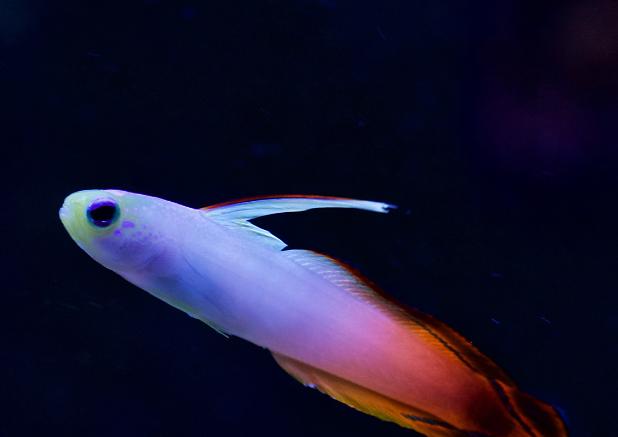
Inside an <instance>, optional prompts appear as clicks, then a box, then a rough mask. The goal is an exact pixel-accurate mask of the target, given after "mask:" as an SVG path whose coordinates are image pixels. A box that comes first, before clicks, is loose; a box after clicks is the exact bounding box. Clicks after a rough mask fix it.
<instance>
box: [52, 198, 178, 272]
mask: <svg viewBox="0 0 618 437" xmlns="http://www.w3.org/2000/svg"><path fill="white" fill-rule="evenodd" d="M168 209H169V208H168ZM165 212H166V208H165V204H164V203H163V201H162V200H161V199H157V198H153V197H149V196H144V195H141V194H135V193H129V192H125V191H120V190H84V191H77V192H75V193H73V194H71V195H69V196H68V197H67V198H66V199H65V200H64V203H63V205H62V207H61V208H60V211H59V215H60V220H61V221H62V224H63V225H64V227H65V228H66V230H67V232H68V233H69V235H70V236H71V238H72V239H73V240H74V241H75V242H76V243H77V245H78V246H79V247H80V248H82V249H83V250H84V251H85V252H86V253H88V255H90V256H91V257H92V258H94V260H95V261H97V262H99V263H101V264H102V265H104V266H105V267H107V268H109V269H111V270H114V271H116V272H118V273H122V272H128V271H135V270H137V269H140V268H142V267H144V266H145V265H148V264H149V263H150V262H151V261H152V260H153V259H154V258H156V257H157V256H158V255H160V254H161V253H162V252H163V251H164V248H165V244H164V243H165V240H166V238H168V235H166V233H165V232H164V228H165V226H164V225H163V224H162V217H165Z"/></svg>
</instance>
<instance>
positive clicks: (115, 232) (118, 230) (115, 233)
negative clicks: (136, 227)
mask: <svg viewBox="0 0 618 437" xmlns="http://www.w3.org/2000/svg"><path fill="white" fill-rule="evenodd" d="M114 235H115V236H117V237H119V236H121V235H122V232H121V231H120V229H116V230H115V231H114Z"/></svg>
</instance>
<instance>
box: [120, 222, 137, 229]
mask: <svg viewBox="0 0 618 437" xmlns="http://www.w3.org/2000/svg"><path fill="white" fill-rule="evenodd" d="M122 227H123V228H134V227H135V223H133V222H130V221H129V220H125V221H123V222H122Z"/></svg>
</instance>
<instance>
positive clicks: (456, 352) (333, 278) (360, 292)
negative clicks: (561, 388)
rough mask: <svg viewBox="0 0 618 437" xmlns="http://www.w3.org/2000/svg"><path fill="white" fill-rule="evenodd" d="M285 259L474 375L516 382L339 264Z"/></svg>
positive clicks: (293, 254) (441, 326)
mask: <svg viewBox="0 0 618 437" xmlns="http://www.w3.org/2000/svg"><path fill="white" fill-rule="evenodd" d="M283 254H284V255H285V256H287V257H288V258H290V259H292V260H294V261H295V262H297V263H298V264H300V265H302V266H303V267H305V268H307V269H308V270H311V271H313V272H314V273H316V274H318V275H320V276H322V277H323V278H325V279H328V280H329V281H330V282H332V283H333V284H334V285H337V286H338V287H340V288H342V289H344V290H346V291H347V292H349V293H351V294H353V295H355V296H356V297H357V298H359V299H362V300H363V301H366V302H367V303H368V304H370V305H372V306H374V307H377V308H379V309H380V310H382V311H384V312H385V313H387V314H388V315H389V316H391V317H392V318H393V319H394V320H396V321H398V322H399V323H400V324H402V326H405V327H407V328H408V329H410V330H411V331H412V332H413V333H414V335H417V336H419V337H420V338H422V339H423V340H424V341H425V342H426V343H427V344H428V345H431V346H433V347H437V348H439V349H442V350H443V351H444V353H447V354H450V355H451V356H453V358H456V359H458V360H459V361H461V362H462V363H463V364H464V365H466V366H467V367H469V368H470V369H472V370H473V371H475V372H477V373H480V374H481V375H483V376H484V377H486V378H489V379H497V380H500V381H502V382H503V383H504V384H506V385H512V384H513V382H512V381H511V379H510V378H509V376H508V375H507V374H506V373H505V372H504V371H503V370H502V369H500V367H498V366H497V365H496V364H495V363H494V362H493V361H492V360H490V359H489V358H487V357H486V356H485V355H483V354H482V353H481V352H480V351H479V350H478V349H477V348H476V347H474V346H473V345H472V343H471V342H469V341H468V340H466V339H465V338H464V337H463V336H462V335H460V334H459V333H457V332H456V331H455V330H454V329H452V328H451V327H449V326H448V325H446V324H445V323H442V322H440V321H439V320H438V319H436V318H434V317H432V316H429V315H427V314H424V313H422V312H420V311H418V310H415V309H413V308H404V307H402V306H401V305H399V304H397V303H395V302H394V301H392V300H389V299H388V298H387V297H386V296H385V295H384V294H383V293H381V292H379V291H378V290H377V288H376V287H375V286H374V285H373V284H371V283H370V282H369V281H367V280H366V279H364V278H363V277H362V276H361V275H360V274H359V273H357V272H355V271H354V270H353V269H352V268H351V267H348V266H346V265H345V264H343V263H342V262H340V261H337V260H335V259H333V258H330V257H328V256H326V255H322V254H320V253H317V252H313V251H311V250H287V251H285V252H283Z"/></svg>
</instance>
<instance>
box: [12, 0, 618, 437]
mask: <svg viewBox="0 0 618 437" xmlns="http://www.w3.org/2000/svg"><path fill="white" fill-rule="evenodd" d="M617 15H618V10H617V8H616V6H615V5H614V3H612V2H609V1H589V2H585V4H581V3H578V2H561V3H560V4H549V3H548V4H541V5H540V4H539V2H533V1H523V2H517V3H513V4H511V3H500V4H499V5H495V4H493V3H491V2H481V3H475V4H462V3H461V2H455V1H444V2H428V3H427V4H416V3H410V2H404V1H395V2H388V3H387V4H384V3H383V2H369V1H367V2H339V1H309V0H304V1H301V0H298V1H288V2H283V1H271V2H255V3H248V2H247V3H246V4H235V3H234V4H233V3H229V4H228V2H190V1H171V0H170V1H164V0H160V1H156V0H155V1H144V2H138V1H136V2H122V1H111V2H100V3H99V2H97V3H92V2H75V1H69V0H60V1H59V2H54V3H53V5H52V4H51V3H49V2H41V1H31V2H21V3H20V2H5V4H3V5H0V79H1V80H0V87H1V89H0V91H1V95H2V99H1V102H2V103H1V106H0V110H1V115H2V117H1V120H2V124H3V128H2V130H1V132H2V144H3V148H2V149H3V152H4V154H3V159H2V168H3V176H4V177H5V189H4V208H3V212H2V217H3V219H2V220H3V222H2V223H3V224H4V225H5V226H4V227H5V234H4V235H5V244H4V245H3V252H2V253H3V255H4V256H3V258H4V259H5V262H4V265H5V266H6V267H5V287H4V305H3V306H2V308H3V317H2V322H3V325H4V329H2V331H1V332H2V337H1V339H2V345H3V347H2V352H1V354H2V355H1V357H2V369H3V370H4V372H5V377H4V378H3V382H2V385H1V388H0V404H1V406H2V409H1V410H0V411H2V412H3V414H2V418H3V420H2V421H0V436H5V435H6V436H10V437H13V436H30V435H41V434H45V435H81V436H110V435H114V436H141V435H143V436H169V435H183V436H203V435H226V436H244V435H249V434H251V435H254V434H255V433H259V434H262V433H263V434H268V435H271V436H289V435H295V436H341V435H354V436H375V435H379V436H404V435H413V433H412V432H411V431H406V430H404V429H400V428H398V427H396V426H394V425H390V424H388V423H384V422H381V421H379V420H376V419H374V418H371V417H369V416H365V415H362V414H359V413H357V412H355V411H353V410H351V409H349V408H347V407H345V406H343V405H341V404H339V403H336V402H334V401H331V400H329V399H327V398H326V397H325V396H323V395H320V394H319V393H318V392H317V391H315V390H308V389H305V388H303V387H302V386H301V385H300V384H297V383H296V382H295V381H293V380H292V379H291V378H289V377H288V376H287V375H285V374H284V372H282V371H281V370H280V369H279V368H278V367H277V366H276V365H275V363H274V362H273V360H272V359H271V357H270V356H269V354H268V353H266V351H264V350H261V349H259V348H256V347H254V346H251V345H249V344H247V343H245V342H243V341H240V340H226V339H225V338H223V337H222V336H219V335H217V334H216V333H214V332H213V331H212V330H210V329H209V328H208V327H207V326H204V325H202V324H201V323H200V322H198V321H196V320H193V319H190V318H189V317H187V316H186V315H185V314H182V313H181V312H179V311H176V310H174V309H172V308H171V307H169V306H166V305H165V304H163V303H161V302H159V301H157V300H155V299H153V298H152V297H150V296H148V295H147V294H146V293H144V292H141V291H139V290H138V289H136V288H134V287H132V286H131V285H129V284H127V283H125V282H123V280H122V279H121V278H119V277H116V276H115V275H113V274H112V273H111V272H108V271H105V270H104V269H103V268H101V267H100V266H99V265H97V264H96V263H94V262H93V261H92V260H90V259H89V258H88V257H87V256H85V255H84V254H83V253H82V252H81V251H80V250H79V249H78V248H77V247H76V246H75V244H74V243H73V242H71V241H70V239H69V238H68V236H67V235H66V233H65V231H64V230H63V229H62V227H61V225H60V222H59V220H58V217H57V211H58V208H59V207H60V205H61V202H62V200H63V198H64V197H65V196H66V195H67V194H69V193H70V192H72V191H75V190H78V189H84V188H99V187H101V188H112V187H113V188H120V189H126V190H131V191H138V192H143V193H147V194H153V195H157V196H160V197H164V198H167V199H170V200H174V201H177V202H180V203H184V204H187V205H191V206H202V205H206V204H209V203H215V202H219V201H224V200H229V199H233V198H235V197H243V196H248V195H259V194H271V193H281V192H289V193H315V194H325V195H340V196H349V197H357V198H365V199H376V200H384V201H388V202H392V203H396V204H398V205H400V206H401V208H400V210H399V213H398V214H396V215H392V216H374V215H371V214H369V213H361V212H350V211H313V212H308V213H306V214H301V215H289V216H279V217H270V218H264V219H261V220H260V222H259V223H260V224H261V225H263V226H265V227H268V228H269V229H270V230H272V231H274V232H275V233H276V234H277V235H278V236H281V237H283V239H284V240H285V241H288V242H290V243H291V244H292V245H293V246H294V247H304V248H313V249H317V250H320V251H322V252H326V253H328V254H330V255H333V256H336V257H339V258H341V259H343V260H345V261H347V262H348V263H351V264H352V265H354V266H355V267H356V268H358V269H359V270H361V271H363V272H364V273H365V274H366V275H367V276H368V277H370V278H371V279H372V280H373V281H375V282H376V283H378V284H379V285H380V286H382V288H384V289H385V290H387V291H388V292H389V293H391V294H392V295H395V296H396V297H397V298H398V299H399V300H401V301H403V302H405V303H407V304H409V305H412V306H415V307H417V308H420V309H422V310H424V311H426V312H429V313H432V314H434V315H436V316H438V317H439V318H440V319H441V320H443V321H445V322H448V323H449V324H451V325H452V326H454V327H455V328H456V329H458V330H459V331H460V332H462V333H463V334H464V335H465V336H466V337H468V338H469V339H471V340H472V341H474V343H475V344H476V345H477V346H479V348H480V349H481V350H483V351H484V352H485V353H486V354H488V355H489V356H491V357H492V358H493V359H494V360H495V361H496V362H498V363H499V364H500V365H501V366H502V367H503V368H504V369H506V370H507V371H508V372H509V373H510V374H511V375H512V376H513V378H514V379H515V380H516V381H517V382H518V383H519V384H520V385H521V387H522V388H524V389H525V390H526V391H528V392H530V393H532V394H534V395H535V396H537V397H539V398H541V399H544V400H546V401H548V402H550V403H552V404H553V405H554V406H556V408H558V409H559V410H560V411H561V412H562V413H563V415H564V417H565V419H566V420H567V422H568V424H569V427H570V430H571V434H572V435H573V436H588V437H592V436H595V437H596V436H602V437H609V436H615V435H616V431H615V425H614V420H613V415H614V414H615V411H616V401H615V395H614V394H615V393H616V389H617V388H618V387H616V385H617V384H616V382H617V378H616V370H615V369H616V358H617V356H618V353H617V351H616V339H617V338H618V335H617V334H618V332H617V331H618V314H617V311H616V303H617V301H616V297H615V290H616V285H617V281H616V271H617V269H616V268H617V266H616V256H615V245H616V241H617V239H616V236H617V235H616V230H615V229H616V227H615V223H616V219H617V218H618V214H617V209H616V207H615V197H616V196H615V194H616V192H617V191H616V188H617V184H616V182H617V181H616V157H617V152H616V149H615V147H614V146H615V138H616V122H615V120H616V114H617V113H618V112H617V111H618V100H617V97H618V95H617V94H618V92H617V89H618V88H617V87H616V84H617V83H616V77H618V76H617V73H618V61H617V59H618V58H616V53H617V50H618V42H617V41H618V38H616V33H615V26H614V23H615V18H616V16H617Z"/></svg>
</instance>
